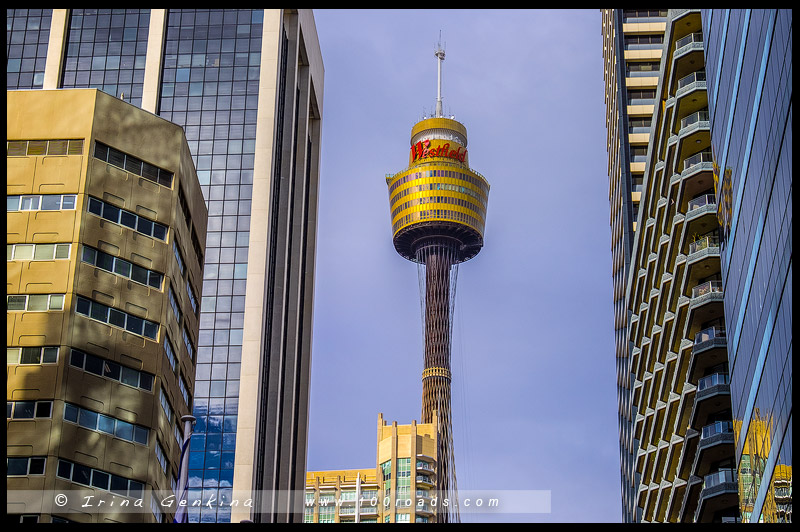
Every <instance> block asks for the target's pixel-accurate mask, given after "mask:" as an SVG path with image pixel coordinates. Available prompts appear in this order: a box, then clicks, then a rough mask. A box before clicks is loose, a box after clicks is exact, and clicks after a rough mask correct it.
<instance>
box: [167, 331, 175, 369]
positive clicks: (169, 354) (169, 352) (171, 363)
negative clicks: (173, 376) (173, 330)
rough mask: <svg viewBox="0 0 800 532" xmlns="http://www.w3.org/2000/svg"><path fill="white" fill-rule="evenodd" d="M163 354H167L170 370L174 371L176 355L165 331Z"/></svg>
mask: <svg viewBox="0 0 800 532" xmlns="http://www.w3.org/2000/svg"><path fill="white" fill-rule="evenodd" d="M164 354H165V355H167V361H168V362H169V367H171V368H172V371H175V368H176V367H177V365H178V361H177V357H176V356H175V349H174V348H173V347H172V342H171V341H170V339H169V335H167V334H166V333H164Z"/></svg>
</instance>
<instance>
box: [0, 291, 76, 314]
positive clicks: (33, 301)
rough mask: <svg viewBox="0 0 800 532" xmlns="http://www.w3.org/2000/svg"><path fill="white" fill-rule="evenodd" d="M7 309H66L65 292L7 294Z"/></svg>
mask: <svg viewBox="0 0 800 532" xmlns="http://www.w3.org/2000/svg"><path fill="white" fill-rule="evenodd" d="M6 309H7V310H22V311H28V312H46V311H48V310H64V294H19V295H9V296H6Z"/></svg>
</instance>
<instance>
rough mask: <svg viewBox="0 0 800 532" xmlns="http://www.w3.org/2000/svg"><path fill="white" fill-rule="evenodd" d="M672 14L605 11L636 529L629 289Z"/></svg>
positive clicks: (629, 511) (616, 279)
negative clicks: (658, 88) (665, 30)
mask: <svg viewBox="0 0 800 532" xmlns="http://www.w3.org/2000/svg"><path fill="white" fill-rule="evenodd" d="M666 16H667V10H666V9H603V10H602V23H603V26H602V35H603V77H604V79H605V86H606V92H605V104H606V130H607V139H606V142H607V149H608V176H609V181H608V184H609V188H608V198H609V204H610V207H611V218H610V224H611V257H612V279H613V294H614V339H615V349H616V357H615V358H616V368H617V404H618V424H619V441H620V476H621V492H622V520H623V521H624V522H632V521H636V520H637V519H638V518H639V517H640V514H641V512H640V511H638V510H637V506H636V489H637V484H638V475H637V473H636V468H635V458H636V448H637V445H638V442H637V441H636V440H635V438H634V431H633V423H634V420H635V418H636V410H635V408H634V405H633V402H632V391H633V388H632V382H631V378H630V372H629V370H628V366H629V364H630V361H629V349H628V311H627V308H626V306H625V289H626V282H627V277H628V271H629V269H630V262H631V249H632V247H633V235H634V233H635V231H636V218H637V215H638V212H639V202H640V200H641V196H642V182H643V180H644V169H645V163H646V161H647V153H648V152H647V150H648V143H649V141H650V126H651V123H652V119H653V111H654V109H655V93H656V88H657V87H658V80H659V74H658V72H659V65H660V63H661V55H662V49H663V39H664V28H665V26H666Z"/></svg>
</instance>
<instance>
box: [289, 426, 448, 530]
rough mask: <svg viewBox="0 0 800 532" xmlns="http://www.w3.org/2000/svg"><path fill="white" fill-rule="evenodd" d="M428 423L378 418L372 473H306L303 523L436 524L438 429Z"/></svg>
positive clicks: (437, 501) (361, 470)
mask: <svg viewBox="0 0 800 532" xmlns="http://www.w3.org/2000/svg"><path fill="white" fill-rule="evenodd" d="M435 420H436V418H434V422H432V423H419V424H418V423H417V422H416V421H414V422H412V423H411V424H409V425H398V424H397V422H396V421H394V422H392V424H391V425H390V424H389V423H388V422H387V421H385V420H384V419H383V414H378V441H377V450H376V457H377V464H376V467H375V468H371V469H344V470H335V471H309V472H308V473H307V475H306V500H305V510H304V512H305V513H304V518H303V521H304V522H306V523H354V522H359V523H435V522H437V520H436V513H437V506H438V507H439V508H441V504H442V493H443V492H440V491H437V490H436V486H437V477H436V475H437V473H438V471H439V468H438V466H437V463H438V462H437V459H438V457H439V456H440V453H438V452H437V449H438V445H440V444H441V442H438V443H437V434H438V432H437V428H436V421H435Z"/></svg>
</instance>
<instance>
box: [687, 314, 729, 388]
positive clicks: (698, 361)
mask: <svg viewBox="0 0 800 532" xmlns="http://www.w3.org/2000/svg"><path fill="white" fill-rule="evenodd" d="M727 360H728V338H727V336H726V335H725V327H708V328H706V329H703V330H702V331H700V332H698V333H697V334H696V335H695V337H694V345H693V346H692V357H691V359H690V360H689V372H688V374H687V379H688V380H689V382H691V383H692V384H695V385H696V384H697V381H698V380H699V379H700V377H701V376H702V375H703V374H704V373H706V370H707V369H708V368H711V367H713V366H716V365H718V364H722V363H723V362H726V361H727Z"/></svg>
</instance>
